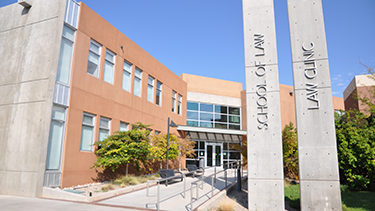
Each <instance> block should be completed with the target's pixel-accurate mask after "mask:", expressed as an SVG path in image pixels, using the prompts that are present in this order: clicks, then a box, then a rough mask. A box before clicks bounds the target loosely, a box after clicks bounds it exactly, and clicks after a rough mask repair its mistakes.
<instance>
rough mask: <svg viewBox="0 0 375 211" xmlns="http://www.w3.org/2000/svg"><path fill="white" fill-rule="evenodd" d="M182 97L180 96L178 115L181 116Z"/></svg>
mask: <svg viewBox="0 0 375 211" xmlns="http://www.w3.org/2000/svg"><path fill="white" fill-rule="evenodd" d="M181 106H182V96H181V95H180V94H179V95H178V105H177V114H179V115H181Z"/></svg>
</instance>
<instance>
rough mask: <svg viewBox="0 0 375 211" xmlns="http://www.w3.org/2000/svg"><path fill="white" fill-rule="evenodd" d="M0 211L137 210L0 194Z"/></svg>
mask: <svg viewBox="0 0 375 211" xmlns="http://www.w3.org/2000/svg"><path fill="white" fill-rule="evenodd" d="M0 210H1V211H67V210H69V211H70V210H74V211H76V210H77V211H86V210H87V211H139V209H126V208H120V207H111V206H107V205H106V206H104V205H94V204H88V203H79V202H68V201H60V200H52V199H43V198H28V197H19V196H5V195H0Z"/></svg>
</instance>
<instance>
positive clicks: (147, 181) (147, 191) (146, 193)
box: [146, 181, 148, 196]
mask: <svg viewBox="0 0 375 211" xmlns="http://www.w3.org/2000/svg"><path fill="white" fill-rule="evenodd" d="M146 196H148V181H147V192H146Z"/></svg>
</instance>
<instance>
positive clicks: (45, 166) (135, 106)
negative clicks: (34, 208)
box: [0, 0, 344, 196]
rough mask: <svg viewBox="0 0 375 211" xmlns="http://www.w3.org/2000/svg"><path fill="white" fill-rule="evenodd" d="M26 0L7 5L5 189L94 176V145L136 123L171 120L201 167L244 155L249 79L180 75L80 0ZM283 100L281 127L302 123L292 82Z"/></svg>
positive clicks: (1, 146) (3, 36)
mask: <svg viewBox="0 0 375 211" xmlns="http://www.w3.org/2000/svg"><path fill="white" fill-rule="evenodd" d="M20 2H21V3H20V4H17V3H16V4H12V5H9V6H6V7H3V8H0V20H8V21H0V46H1V47H2V48H0V56H1V58H3V62H2V65H1V66H0V72H2V74H3V76H2V77H1V78H0V93H1V97H0V116H1V117H2V118H1V119H0V137H1V138H0V187H1V188H0V194H9V195H20V196H41V195H42V191H43V186H60V187H69V186H73V185H78V184H85V183H89V182H92V178H95V176H96V172H95V170H94V169H90V167H91V166H92V165H93V162H94V161H95V160H96V156H95V154H94V148H93V147H92V144H93V143H94V142H96V141H98V140H102V139H103V138H104V137H105V136H106V135H108V134H112V133H113V132H114V131H118V130H128V129H129V127H130V124H132V123H136V122H142V123H144V124H151V125H152V127H151V129H152V130H153V133H166V132H167V119H168V117H170V118H171V119H172V120H173V121H174V122H175V123H176V124H178V125H179V126H178V127H177V128H171V133H174V134H180V135H181V136H186V137H189V138H191V139H192V140H194V141H196V143H197V144H196V149H195V150H196V151H197V152H198V153H197V157H196V158H197V159H200V160H201V165H202V166H205V167H206V166H220V165H222V164H225V163H226V162H230V161H234V160H238V159H240V154H239V152H238V151H236V150H235V149H233V144H235V143H242V141H243V140H246V97H245V90H243V88H242V87H243V85H242V84H241V83H238V82H232V81H225V80H219V79H214V78H207V77H201V76H194V75H189V74H182V75H181V76H177V75H175V74H174V73H173V72H172V71H171V70H169V69H167V68H166V67H165V66H164V65H163V64H161V63H160V62H159V61H157V60H156V59H155V58H153V57H152V56H151V55H150V54H148V53H147V52H146V51H144V50H143V49H142V48H140V47H139V46H138V45H137V44H136V43H134V42H133V41H131V40H130V39H129V38H128V37H126V35H124V34H122V33H121V32H120V31H119V30H117V29H116V28H115V27H113V26H112V25H111V24H110V23H108V22H107V21H106V20H104V19H103V18H102V17H100V16H99V15H98V14H97V13H95V12H94V11H93V10H91V9H90V8H89V7H87V6H86V5H85V4H83V3H82V2H81V3H77V2H75V1H74V0H49V1H44V0H33V1H32V2H31V1H27V0H25V1H20ZM27 2H29V3H30V5H28V4H27ZM97 29H100V30H97ZM280 99H281V100H280V103H281V110H282V125H285V124H288V123H289V122H294V123H295V111H294V96H293V87H292V86H287V85H280ZM334 108H335V109H343V108H344V107H343V101H342V99H341V98H334ZM193 162H195V159H187V160H186V163H187V164H189V163H193Z"/></svg>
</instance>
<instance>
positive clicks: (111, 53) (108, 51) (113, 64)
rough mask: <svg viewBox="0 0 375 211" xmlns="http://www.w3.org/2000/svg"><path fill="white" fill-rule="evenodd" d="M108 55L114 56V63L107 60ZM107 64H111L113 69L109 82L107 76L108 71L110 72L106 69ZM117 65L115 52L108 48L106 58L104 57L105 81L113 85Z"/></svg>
mask: <svg viewBox="0 0 375 211" xmlns="http://www.w3.org/2000/svg"><path fill="white" fill-rule="evenodd" d="M107 54H110V55H111V56H112V61H110V60H109V59H107ZM107 62H108V63H109V64H111V65H112V68H111V74H112V75H111V78H110V79H111V80H110V81H107V80H106V78H105V76H106V73H107V71H109V70H108V69H107V68H106V67H107V66H106V64H107ZM115 63H116V54H115V53H114V52H112V51H111V50H109V49H108V48H107V49H106V50H105V56H104V71H103V81H105V82H107V83H109V84H113V82H114V76H115Z"/></svg>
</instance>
